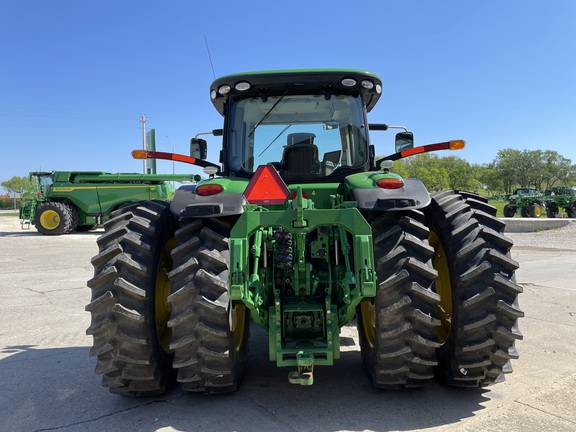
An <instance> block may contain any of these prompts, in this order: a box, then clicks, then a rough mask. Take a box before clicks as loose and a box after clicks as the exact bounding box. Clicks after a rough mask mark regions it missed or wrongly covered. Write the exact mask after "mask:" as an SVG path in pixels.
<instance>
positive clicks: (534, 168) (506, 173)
mask: <svg viewBox="0 0 576 432" xmlns="http://www.w3.org/2000/svg"><path fill="white" fill-rule="evenodd" d="M392 171H393V172H396V173H398V174H400V175H401V176H403V177H415V178H418V179H420V180H421V181H422V182H423V183H424V184H425V185H426V187H427V188H428V190H430V191H440V190H445V189H460V190H472V191H474V190H478V189H480V188H485V189H487V190H488V191H489V192H490V193H492V194H510V193H512V192H513V191H514V189H516V188H518V187H535V188H536V189H538V190H540V191H544V190H546V189H550V188H551V187H552V186H574V185H576V165H574V164H572V161H571V160H570V159H568V158H565V157H564V156H562V155H560V154H559V153H558V152H557V151H554V150H516V149H511V148H507V149H502V150H500V151H498V154H497V155H496V158H495V159H494V160H493V161H492V162H490V163H488V164H470V163H468V162H467V161H466V160H464V159H462V158H459V157H457V156H447V157H440V156H438V155H437V154H435V153H422V154H418V155H416V156H412V157H410V158H406V159H401V160H399V161H396V162H395V164H394V167H393V168H392Z"/></svg>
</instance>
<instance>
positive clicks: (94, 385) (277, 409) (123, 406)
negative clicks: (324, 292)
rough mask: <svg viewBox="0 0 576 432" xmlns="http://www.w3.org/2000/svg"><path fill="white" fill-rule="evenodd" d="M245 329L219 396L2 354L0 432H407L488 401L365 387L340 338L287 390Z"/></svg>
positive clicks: (71, 362) (350, 344)
mask: <svg viewBox="0 0 576 432" xmlns="http://www.w3.org/2000/svg"><path fill="white" fill-rule="evenodd" d="M251 330H252V337H251V342H250V366H249V370H248V371H247V374H246V376H245V378H244V381H243V383H242V386H241V388H240V390H239V391H237V392H236V393H233V394H226V395H198V394H190V393H185V392H183V391H181V390H180V389H179V387H178V386H174V388H173V389H172V390H170V391H169V392H168V393H166V394H164V395H160V396H156V397H148V398H129V397H121V396H117V395H113V394H110V393H109V392H108V391H107V389H105V388H103V387H101V385H100V379H101V378H100V376H97V375H95V374H94V367H95V364H96V361H95V359H94V358H90V357H89V355H88V351H89V347H66V348H47V349H45V348H38V347H35V346H10V347H4V348H3V349H1V350H0V412H2V413H3V414H2V415H1V416H0V430H2V431H6V432H8V431H24V430H26V431H46V430H60V429H62V430H66V431H76V430H78V431H80V430H88V431H107V430H123V429H124V430H139V431H145V432H146V431H150V432H152V431H157V430H158V429H162V428H168V430H171V429H170V428H173V429H174V430H178V431H192V430H202V431H241V432H252V431H255V430H266V431H294V430H298V431H340V430H351V431H363V430H373V431H387V430H401V431H409V430H413V429H426V428H433V427H439V426H443V425H445V426H446V427H447V428H449V427H450V425H452V426H454V424H456V423H458V422H459V421H460V420H462V419H464V418H467V417H471V416H474V415H475V413H476V412H478V411H480V410H483V409H484V406H483V405H482V404H483V403H484V402H486V401H489V400H490V399H489V398H488V397H487V396H486V395H485V394H486V393H487V391H486V390H480V389H467V390H465V389H457V388H447V387H443V386H440V385H438V384H436V383H435V382H433V383H431V384H430V385H429V386H427V387H426V388H424V389H419V390H404V391H380V390H376V389H373V388H372V386H371V382H370V380H369V378H368V376H367V374H366V373H365V372H364V370H363V368H362V361H361V358H360V352H359V348H358V347H357V346H356V345H355V341H354V338H347V337H345V338H344V340H343V341H342V342H343V343H342V345H343V346H345V347H346V349H347V351H344V352H343V353H342V354H341V358H340V360H337V361H336V363H335V365H334V366H332V367H320V366H318V367H316V368H315V370H314V384H313V385H312V386H299V385H293V384H289V383H288V373H289V372H290V371H291V370H292V369H291V368H277V367H276V366H275V364H274V363H272V362H270V361H269V360H268V339H267V336H266V334H265V332H264V331H263V330H261V329H260V328H258V327H256V326H254V325H253V326H252V329H251ZM354 348H358V349H357V350H354ZM162 430H164V429H162Z"/></svg>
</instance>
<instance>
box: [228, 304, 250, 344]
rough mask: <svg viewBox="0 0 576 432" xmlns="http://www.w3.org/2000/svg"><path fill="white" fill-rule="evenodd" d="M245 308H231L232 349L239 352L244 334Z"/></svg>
mask: <svg viewBox="0 0 576 432" xmlns="http://www.w3.org/2000/svg"><path fill="white" fill-rule="evenodd" d="M246 321H247V320H246V306H244V305H243V304H237V305H235V306H233V307H232V311H231V328H230V330H232V334H233V335H234V349H235V350H236V351H240V350H241V349H242V345H243V344H244V332H245V331H246V326H247V325H248V323H247V322H246Z"/></svg>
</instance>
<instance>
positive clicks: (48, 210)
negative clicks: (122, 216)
mask: <svg viewBox="0 0 576 432" xmlns="http://www.w3.org/2000/svg"><path fill="white" fill-rule="evenodd" d="M199 178H200V177H199V176H197V178H196V180H198V179H199ZM30 179H35V180H36V183H37V186H38V193H37V194H36V196H35V197H33V198H27V199H26V200H24V202H23V204H22V206H21V207H20V226H21V227H22V229H28V228H30V225H31V224H33V225H34V226H35V227H36V229H37V230H38V232H39V233H41V234H44V235H62V234H68V233H70V232H72V231H89V230H91V229H93V228H95V227H96V226H97V225H100V224H102V223H104V222H106V221H107V220H108V219H109V217H110V213H112V212H113V211H114V210H116V209H118V208H120V207H122V206H124V205H127V204H129V203H132V202H136V201H142V200H149V199H159V200H169V199H171V198H172V196H173V195H174V187H173V186H172V184H170V183H168V182H169V181H193V180H194V176H192V175H190V174H128V173H122V174H111V173H105V172H98V171H53V172H32V173H30Z"/></svg>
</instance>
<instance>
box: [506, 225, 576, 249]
mask: <svg viewBox="0 0 576 432" xmlns="http://www.w3.org/2000/svg"><path fill="white" fill-rule="evenodd" d="M506 236H507V237H509V238H511V239H512V240H513V241H514V248H513V250H514V249H516V250H521V249H526V248H532V249H533V248H536V249H537V250H550V249H554V250H559V251H566V252H568V251H576V221H572V222H571V223H569V224H568V225H566V226H563V227H562V228H558V229H551V230H543V231H537V232H527V233H506Z"/></svg>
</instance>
